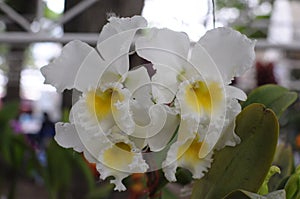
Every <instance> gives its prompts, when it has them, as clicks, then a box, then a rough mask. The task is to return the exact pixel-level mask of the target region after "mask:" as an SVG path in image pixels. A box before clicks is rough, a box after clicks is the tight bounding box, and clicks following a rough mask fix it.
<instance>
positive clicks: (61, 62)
mask: <svg viewBox="0 0 300 199" xmlns="http://www.w3.org/2000/svg"><path fill="white" fill-rule="evenodd" d="M92 50H93V48H92V47H90V46H89V45H87V44H86V43H83V42H81V41H77V40H75V41H71V42H69V43H68V44H67V45H65V46H64V47H63V49H62V53H61V55H60V56H59V57H58V58H56V59H55V60H54V61H53V62H52V63H50V64H49V65H47V66H44V67H43V68H41V72H42V74H43V75H44V77H45V83H46V84H51V85H53V86H54V87H55V88H56V89H57V91H59V92H62V91H63V90H65V89H72V88H74V81H75V78H76V74H77V72H78V70H79V68H80V65H81V63H82V62H83V60H84V59H85V57H86V56H87V55H88V54H89V53H90V52H91V51H92Z"/></svg>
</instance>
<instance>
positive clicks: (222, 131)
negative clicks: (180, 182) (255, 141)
mask: <svg viewBox="0 0 300 199" xmlns="http://www.w3.org/2000/svg"><path fill="white" fill-rule="evenodd" d="M146 26H147V21H146V20H145V19H144V18H143V17H140V16H134V17H132V18H116V17H112V18H110V19H109V23H108V24H106V25H105V26H104V27H103V29H102V31H101V33H100V36H99V39H98V42H97V45H96V47H95V48H93V47H91V46H89V45H87V44H85V43H83V42H81V41H72V42H70V43H68V44H67V45H66V46H64V48H63V50H62V53H61V55H60V56H59V57H58V58H57V59H55V60H54V61H53V62H52V63H50V64H49V65H47V66H44V67H43V68H42V69H41V71H42V74H43V75H44V76H45V83H48V84H51V85H53V86H54V87H56V89H57V91H59V92H62V91H64V90H65V89H74V90H77V91H78V93H79V97H77V98H78V99H76V101H75V102H74V104H73V106H72V108H71V111H70V118H69V120H70V122H69V123H62V122H59V123H57V124H56V126H55V127H56V135H55V137H54V138H55V140H56V142H57V143H58V144H59V145H60V146H62V147H65V148H73V149H74V150H75V151H77V152H83V154H84V156H85V158H86V159H87V160H88V161H89V162H93V163H96V165H97V170H98V171H99V173H100V178H101V179H105V178H106V177H108V176H113V177H114V179H113V180H111V182H112V183H114V184H115V185H116V186H115V190H119V191H122V190H125V189H126V187H125V186H124V185H123V183H122V180H123V179H124V178H125V177H127V176H129V175H130V174H131V173H143V172H146V171H151V170H153V169H155V168H156V165H154V167H153V168H152V165H151V164H150V161H151V158H152V157H151V153H143V150H145V149H146V150H147V152H149V151H150V152H161V151H167V155H166V157H165V158H164V161H163V163H162V165H159V166H162V167H163V171H164V172H165V176H166V178H167V179H168V180H169V181H175V180H176V178H175V172H176V168H177V167H184V168H187V169H189V170H190V171H191V172H192V173H193V177H194V178H201V177H202V176H203V175H204V174H203V172H205V171H207V170H208V168H209V167H210V164H211V162H212V154H213V150H215V149H217V150H218V149H222V148H223V147H225V146H235V145H236V144H238V143H239V142H240V139H239V137H238V136H237V135H236V134H235V133H234V127H235V123H234V121H235V117H236V115H237V114H238V113H239V112H240V110H241V107H240V105H239V103H238V100H245V99H246V95H245V93H244V92H243V91H241V90H240V89H238V88H235V87H232V86H229V84H230V82H231V79H232V78H233V77H235V76H239V75H241V74H242V73H243V72H245V71H246V70H247V69H248V68H249V67H250V66H251V65H252V62H253V60H254V42H252V41H250V40H249V39H247V38H246V37H245V36H243V35H241V34H240V33H238V32H236V31H233V30H231V29H228V28H218V29H214V30H211V31H208V32H207V34H206V35H205V36H203V37H202V38H201V39H200V40H199V41H198V42H197V43H195V44H193V45H191V42H190V40H189V38H188V36H187V35H186V34H184V33H180V32H175V31H171V30H169V29H156V28H151V29H149V28H146ZM138 32H139V33H138ZM133 47H134V48H133ZM134 52H136V53H137V55H138V56H140V57H141V58H144V59H146V60H148V61H150V62H151V63H152V64H153V68H154V69H156V73H155V74H154V76H152V77H150V76H149V74H148V72H147V69H146V68H145V67H144V66H140V67H133V68H134V69H132V70H129V68H130V67H129V55H130V54H132V53H134ZM178 126H179V128H178ZM176 129H178V131H176ZM176 132H177V134H175V133H176ZM171 138H175V141H174V140H171ZM169 145H171V146H170V147H169ZM160 158H161V157H160ZM146 160H147V161H148V160H150V161H148V162H146Z"/></svg>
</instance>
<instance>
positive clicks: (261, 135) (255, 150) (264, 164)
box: [192, 104, 279, 199]
mask: <svg viewBox="0 0 300 199" xmlns="http://www.w3.org/2000/svg"><path fill="white" fill-rule="evenodd" d="M278 128H279V127H278V120H277V118H276V116H275V114H274V113H273V111H271V110H270V109H266V108H265V106H263V105H261V104H251V105H249V106H247V107H246V108H245V109H244V110H243V111H242V112H241V113H240V114H239V115H238V116H237V119H236V129H235V131H236V133H237V134H238V135H239V136H240V138H241V140H242V141H241V143H240V144H239V145H237V146H236V147H225V148H224V149H222V150H221V151H217V152H215V155H214V162H213V163H212V166H211V168H210V169H209V171H208V173H207V174H205V176H204V177H203V178H202V179H200V180H198V181H196V182H195V184H194V188H193V193H192V199H198V198H199V199H215V198H222V197H224V196H225V195H226V194H228V193H230V192H231V191H233V190H237V189H243V190H247V191H250V192H257V191H258V189H259V188H260V186H261V185H262V183H263V181H264V179H265V177H266V175H267V173H268V171H269V168H270V166H271V164H272V161H273V156H274V153H275V149H276V145H277V139H278V131H279V130H278Z"/></svg>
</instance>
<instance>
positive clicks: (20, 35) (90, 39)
mask: <svg viewBox="0 0 300 199" xmlns="http://www.w3.org/2000/svg"><path fill="white" fill-rule="evenodd" d="M98 37H99V34H98V33H65V34H63V36H61V37H53V36H50V35H49V34H41V33H38V34H34V33H26V32H7V33H1V34H0V43H7V44H16V43H20V44H24V43H26V44H27V43H34V42H59V43H68V42H70V41H72V40H81V41H83V42H86V43H89V44H91V45H94V44H96V43H97V40H98Z"/></svg>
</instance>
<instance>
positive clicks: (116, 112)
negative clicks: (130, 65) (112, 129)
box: [112, 87, 135, 135]
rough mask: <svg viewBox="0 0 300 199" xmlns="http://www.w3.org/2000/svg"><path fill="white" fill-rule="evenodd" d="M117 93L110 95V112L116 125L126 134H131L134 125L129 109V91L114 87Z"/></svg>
mask: <svg viewBox="0 0 300 199" xmlns="http://www.w3.org/2000/svg"><path fill="white" fill-rule="evenodd" d="M114 89H116V91H117V93H118V94H116V97H114V96H115V95H114V94H113V95H112V106H113V107H112V114H113V117H114V120H115V122H116V124H117V125H118V127H119V128H120V129H121V130H122V131H123V132H125V133H127V134H128V135H130V134H132V133H133V131H134V127H135V122H134V120H133V116H132V112H131V110H130V91H129V90H128V89H126V88H123V89H121V88H120V87H119V88H117V87H114Z"/></svg>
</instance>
